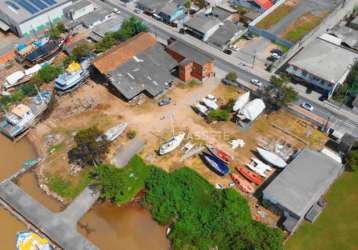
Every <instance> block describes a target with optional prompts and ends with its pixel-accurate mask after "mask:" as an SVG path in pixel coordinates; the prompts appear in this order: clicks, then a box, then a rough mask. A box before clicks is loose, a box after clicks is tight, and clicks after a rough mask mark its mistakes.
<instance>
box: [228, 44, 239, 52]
mask: <svg viewBox="0 0 358 250" xmlns="http://www.w3.org/2000/svg"><path fill="white" fill-rule="evenodd" d="M229 48H230V49H231V50H234V51H239V50H240V48H239V46H237V45H235V44H231V45H229Z"/></svg>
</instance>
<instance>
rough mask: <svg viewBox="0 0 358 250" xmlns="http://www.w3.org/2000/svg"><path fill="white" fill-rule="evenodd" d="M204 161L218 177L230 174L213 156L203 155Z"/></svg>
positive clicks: (225, 166)
mask: <svg viewBox="0 0 358 250" xmlns="http://www.w3.org/2000/svg"><path fill="white" fill-rule="evenodd" d="M203 158H204V161H205V162H206V163H207V164H208V165H209V166H210V167H211V168H212V169H213V170H214V171H215V172H216V173H218V174H219V175H227V174H228V173H229V172H230V168H229V167H228V166H227V165H226V164H225V162H223V161H222V160H220V159H219V158H217V157H216V156H214V155H211V154H208V153H205V152H204V153H203Z"/></svg>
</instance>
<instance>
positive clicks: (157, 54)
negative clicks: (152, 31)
mask: <svg viewBox="0 0 358 250" xmlns="http://www.w3.org/2000/svg"><path fill="white" fill-rule="evenodd" d="M176 64H177V63H176V61H175V60H174V59H172V58H171V57H170V56H169V55H168V54H167V53H166V52H165V51H164V48H163V47H162V46H161V45H160V44H158V43H156V44H155V45H154V46H152V47H149V48H148V49H146V50H144V51H143V52H142V53H140V54H138V55H136V56H135V57H133V58H132V59H131V60H129V61H127V62H126V63H124V64H122V65H121V66H120V67H118V68H117V69H115V70H113V71H111V72H110V73H109V76H108V77H109V79H110V82H111V83H112V85H113V86H114V87H115V88H116V89H117V90H118V91H119V92H120V93H121V94H122V95H123V96H124V97H125V98H126V99H127V100H130V99H132V98H134V97H135V96H137V95H138V94H140V93H142V92H143V91H146V92H147V93H148V94H149V95H151V96H153V97H155V96H157V95H159V94H160V93H162V92H163V91H164V90H165V89H166V88H168V84H169V83H170V82H172V81H173V80H174V77H173V76H172V75H171V73H170V71H171V70H172V69H173V68H174V67H175V65H176Z"/></svg>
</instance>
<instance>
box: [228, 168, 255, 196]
mask: <svg viewBox="0 0 358 250" xmlns="http://www.w3.org/2000/svg"><path fill="white" fill-rule="evenodd" d="M230 177H231V179H232V180H233V181H234V182H235V183H236V184H237V186H238V188H239V189H240V190H241V191H242V192H245V193H248V194H252V193H253V192H255V188H254V187H253V186H252V185H251V184H250V182H248V181H247V180H245V179H244V178H242V177H241V176H240V175H238V174H235V173H231V174H230Z"/></svg>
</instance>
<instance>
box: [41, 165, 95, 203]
mask: <svg viewBox="0 0 358 250" xmlns="http://www.w3.org/2000/svg"><path fill="white" fill-rule="evenodd" d="M47 178H48V182H47V185H48V187H49V188H50V190H51V191H52V192H55V193H56V194H58V195H60V196H61V197H63V198H65V199H68V200H73V199H74V198H76V196H77V195H78V194H79V193H81V192H82V191H83V190H84V189H85V188H86V187H87V186H88V185H89V184H90V182H91V179H90V178H89V172H88V171H85V172H83V173H82V174H81V178H80V180H79V182H78V183H74V182H72V181H70V180H67V179H66V178H64V177H62V176H60V175H57V174H50V175H48V176H47Z"/></svg>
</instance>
